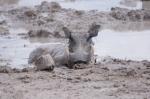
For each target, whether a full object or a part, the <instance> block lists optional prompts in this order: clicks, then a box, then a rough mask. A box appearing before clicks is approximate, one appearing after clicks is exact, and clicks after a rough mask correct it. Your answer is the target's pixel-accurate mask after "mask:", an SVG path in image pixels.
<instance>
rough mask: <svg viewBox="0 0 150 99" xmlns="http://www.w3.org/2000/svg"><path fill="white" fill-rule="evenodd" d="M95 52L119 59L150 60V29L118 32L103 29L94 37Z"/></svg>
mask: <svg viewBox="0 0 150 99" xmlns="http://www.w3.org/2000/svg"><path fill="white" fill-rule="evenodd" d="M94 42H95V54H97V55H98V56H101V57H102V56H111V57H115V58H120V59H131V60H150V54H149V53H150V31H149V30H147V31H139V32H138V31H128V32H118V31H114V30H109V29H105V30H102V31H101V32H99V35H98V37H96V38H94Z"/></svg>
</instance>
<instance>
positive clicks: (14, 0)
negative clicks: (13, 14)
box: [0, 0, 19, 6]
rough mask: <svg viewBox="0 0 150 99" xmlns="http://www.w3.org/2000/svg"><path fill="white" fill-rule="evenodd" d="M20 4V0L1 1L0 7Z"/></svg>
mask: <svg viewBox="0 0 150 99" xmlns="http://www.w3.org/2000/svg"><path fill="white" fill-rule="evenodd" d="M18 2H19V0H0V6H2V5H11V4H17V3H18Z"/></svg>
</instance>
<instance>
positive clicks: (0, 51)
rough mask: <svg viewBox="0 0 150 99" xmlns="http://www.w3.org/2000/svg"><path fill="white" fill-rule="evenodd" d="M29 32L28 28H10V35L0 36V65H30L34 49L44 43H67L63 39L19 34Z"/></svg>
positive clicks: (18, 66) (16, 66)
mask: <svg viewBox="0 0 150 99" xmlns="http://www.w3.org/2000/svg"><path fill="white" fill-rule="evenodd" d="M20 33H21V34H22V33H27V30H26V29H23V28H18V29H16V28H15V29H10V35H8V36H0V42H1V44H0V59H2V60H5V61H1V63H0V65H2V66H5V65H6V66H11V67H15V68H23V67H26V66H27V65H28V57H29V54H30V53H31V51H32V50H34V49H35V48H37V47H38V46H40V45H42V44H55V43H60V42H62V43H65V41H64V40H62V39H50V38H32V39H23V38H22V37H21V36H18V35H19V34H20Z"/></svg>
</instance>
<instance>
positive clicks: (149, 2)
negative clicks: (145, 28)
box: [142, 0, 150, 10]
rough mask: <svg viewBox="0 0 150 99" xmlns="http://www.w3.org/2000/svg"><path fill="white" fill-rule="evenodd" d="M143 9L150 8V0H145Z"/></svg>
mask: <svg viewBox="0 0 150 99" xmlns="http://www.w3.org/2000/svg"><path fill="white" fill-rule="evenodd" d="M142 7H143V9H146V10H150V1H148V0H143V5H142Z"/></svg>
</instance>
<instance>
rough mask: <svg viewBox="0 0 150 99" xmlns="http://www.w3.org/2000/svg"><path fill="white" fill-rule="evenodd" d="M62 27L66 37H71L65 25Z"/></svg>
mask: <svg viewBox="0 0 150 99" xmlns="http://www.w3.org/2000/svg"><path fill="white" fill-rule="evenodd" d="M62 29H63V31H64V33H65V36H66V38H70V37H71V31H70V30H69V29H68V28H66V27H63V28H62Z"/></svg>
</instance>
